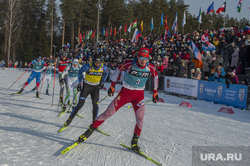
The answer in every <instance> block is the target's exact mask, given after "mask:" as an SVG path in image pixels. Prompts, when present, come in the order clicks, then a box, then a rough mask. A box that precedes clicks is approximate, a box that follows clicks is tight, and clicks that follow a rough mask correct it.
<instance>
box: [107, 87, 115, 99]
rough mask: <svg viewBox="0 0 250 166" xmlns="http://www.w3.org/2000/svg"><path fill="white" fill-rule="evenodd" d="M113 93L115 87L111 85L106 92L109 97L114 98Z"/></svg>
mask: <svg viewBox="0 0 250 166" xmlns="http://www.w3.org/2000/svg"><path fill="white" fill-rule="evenodd" d="M114 92H115V87H113V86H112V85H111V86H110V88H109V90H108V95H109V96H114Z"/></svg>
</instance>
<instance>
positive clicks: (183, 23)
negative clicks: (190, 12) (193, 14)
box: [182, 11, 186, 27]
mask: <svg viewBox="0 0 250 166" xmlns="http://www.w3.org/2000/svg"><path fill="white" fill-rule="evenodd" d="M185 24H186V13H185V11H184V15H183V20H182V26H183V27H184V25H185Z"/></svg>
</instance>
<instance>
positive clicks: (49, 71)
mask: <svg viewBox="0 0 250 166" xmlns="http://www.w3.org/2000/svg"><path fill="white" fill-rule="evenodd" d="M53 71H54V66H53V63H52V60H49V61H48V66H47V70H46V75H45V78H44V80H45V81H46V82H47V87H46V95H50V94H49V87H50V83H51V80H52V79H51V78H52V73H53Z"/></svg>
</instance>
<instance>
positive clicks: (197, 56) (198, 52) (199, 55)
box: [192, 41, 201, 61]
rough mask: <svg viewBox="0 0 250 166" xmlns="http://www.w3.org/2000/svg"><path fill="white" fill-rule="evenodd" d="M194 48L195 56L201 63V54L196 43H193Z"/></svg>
mask: <svg viewBox="0 0 250 166" xmlns="http://www.w3.org/2000/svg"><path fill="white" fill-rule="evenodd" d="M192 48H193V51H194V56H195V58H197V59H199V60H200V61H201V53H200V51H199V49H198V48H197V47H196V45H195V44H194V42H193V41H192Z"/></svg>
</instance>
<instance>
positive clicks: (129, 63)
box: [111, 61, 132, 87]
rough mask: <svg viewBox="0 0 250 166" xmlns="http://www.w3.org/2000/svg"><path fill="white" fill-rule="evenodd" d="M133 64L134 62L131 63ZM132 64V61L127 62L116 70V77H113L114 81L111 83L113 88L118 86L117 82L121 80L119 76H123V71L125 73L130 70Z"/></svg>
mask: <svg viewBox="0 0 250 166" xmlns="http://www.w3.org/2000/svg"><path fill="white" fill-rule="evenodd" d="M131 62H132V61H131ZM131 62H130V61H125V62H124V63H123V64H121V65H119V66H118V67H117V68H116V71H115V73H114V76H113V79H112V82H111V85H112V86H113V87H115V85H116V81H117V79H118V78H119V75H120V74H121V72H122V71H125V70H126V69H128V67H129V66H130V65H131Z"/></svg>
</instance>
